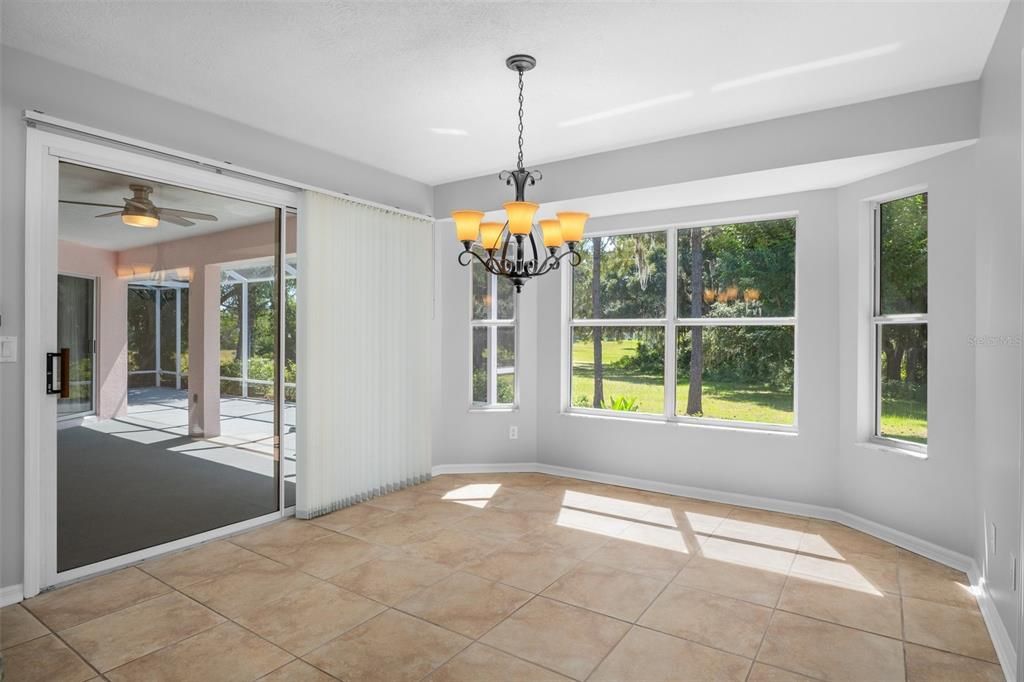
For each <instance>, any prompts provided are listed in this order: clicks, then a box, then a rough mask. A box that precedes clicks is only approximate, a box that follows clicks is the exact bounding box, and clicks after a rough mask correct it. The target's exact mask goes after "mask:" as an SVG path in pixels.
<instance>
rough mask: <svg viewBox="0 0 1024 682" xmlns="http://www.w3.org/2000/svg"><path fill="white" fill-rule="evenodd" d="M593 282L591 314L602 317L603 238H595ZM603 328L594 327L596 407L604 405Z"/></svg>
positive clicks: (595, 317)
mask: <svg viewBox="0 0 1024 682" xmlns="http://www.w3.org/2000/svg"><path fill="white" fill-rule="evenodd" d="M593 275H594V276H593V280H592V283H591V303H592V304H593V310H592V312H591V314H592V315H593V316H594V319H597V318H599V317H601V238H600V237H594V262H593ZM601 332H602V328H601V327H594V407H596V408H600V407H602V406H603V405H604V367H603V366H602V365H603V362H602V359H601Z"/></svg>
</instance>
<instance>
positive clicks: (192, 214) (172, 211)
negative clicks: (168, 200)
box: [156, 206, 217, 221]
mask: <svg viewBox="0 0 1024 682" xmlns="http://www.w3.org/2000/svg"><path fill="white" fill-rule="evenodd" d="M156 211H157V213H159V214H160V215H176V216H179V217H181V218H191V219H192V220H213V221H216V220H217V216H215V215H212V214H210V213H197V212H196V211H186V210H184V209H181V208H163V207H161V206H157V207H156Z"/></svg>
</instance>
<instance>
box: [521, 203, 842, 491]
mask: <svg viewBox="0 0 1024 682" xmlns="http://www.w3.org/2000/svg"><path fill="white" fill-rule="evenodd" d="M788 211H796V212H798V214H799V215H798V218H797V332H796V333H797V339H796V343H797V350H796V352H797V358H798V360H797V362H798V366H797V370H796V371H797V375H798V376H797V394H798V395H797V401H798V407H797V410H798V420H799V433H797V434H792V433H769V432H767V431H756V430H748V429H730V428H720V427H710V426H693V425H681V424H676V423H657V422H655V423H650V422H641V421H631V420H621V419H603V418H593V417H585V416H579V415H567V414H563V413H562V411H561V405H560V393H559V386H560V378H561V370H560V367H561V359H562V358H561V351H560V344H561V338H560V328H561V322H560V320H561V317H560V316H561V306H560V294H559V287H558V284H559V283H558V281H556V280H553V279H548V280H547V281H543V282H541V283H540V286H539V287H538V290H539V296H540V301H539V304H538V316H539V320H538V328H539V329H540V330H542V331H541V336H540V337H539V339H538V342H537V345H538V357H539V359H540V364H539V365H538V367H537V373H538V377H539V378H538V393H539V397H538V403H537V409H538V417H537V421H538V430H539V433H540V442H539V451H538V458H539V460H540V461H541V462H544V463H547V464H554V465H558V466H565V467H571V468H577V469H583V470H590V471H599V472H603V473H610V474H616V475H620V476H627V477H633V478H641V479H648V480H654V481H660V482H666V483H674V484H678V485H688V486H697V487H702V488H710V489H713V490H722V491H728V492H736V493H744V494H748V495H755V496H761V497H773V498H779V499H784V500H793V501H798V502H806V503H810V504H825V505H831V504H833V503H834V500H835V497H836V483H835V476H834V460H833V457H832V455H831V453H832V452H833V451H834V450H835V432H836V416H837V410H836V405H835V402H836V391H835V383H836V382H835V373H836V365H837V362H838V360H837V356H836V346H837V343H836V342H837V338H836V333H837V332H836V323H835V320H836V310H835V299H836V288H835V287H836V279H835V276H834V273H835V270H836V254H837V250H836V230H835V223H836V221H835V192H834V191H831V190H826V191H819V192H808V193H802V194H795V195H786V196H778V197H768V198H764V199H756V200H749V201H739V202H730V203H724V204H714V205H708V206H698V207H692V208H685V209H677V210H674V211H657V212H653V213H647V214H640V215H636V214H634V215H629V216H620V217H617V218H613V217H608V218H602V219H600V220H598V221H595V222H594V225H592V226H591V228H590V229H589V232H590V233H591V234H598V233H600V232H603V231H609V230H615V229H622V227H624V226H628V227H639V226H641V225H646V226H659V225H670V224H685V223H691V224H692V223H695V222H701V221H708V222H712V221H718V220H722V219H730V218H733V217H738V216H756V215H759V214H760V215H765V214H772V213H781V212H788Z"/></svg>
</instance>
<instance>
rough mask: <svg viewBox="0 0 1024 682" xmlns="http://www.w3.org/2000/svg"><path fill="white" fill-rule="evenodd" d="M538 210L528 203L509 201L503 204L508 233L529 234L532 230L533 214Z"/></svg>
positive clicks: (535, 206) (536, 206)
mask: <svg viewBox="0 0 1024 682" xmlns="http://www.w3.org/2000/svg"><path fill="white" fill-rule="evenodd" d="M538 208H540V206H539V205H537V204H534V203H532V202H529V201H510V202H508V203H507V204H505V213H507V214H508V231H509V232H511V233H512V234H530V230H532V229H533V214H534V213H536V212H537V209H538Z"/></svg>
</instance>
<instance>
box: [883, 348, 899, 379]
mask: <svg viewBox="0 0 1024 682" xmlns="http://www.w3.org/2000/svg"><path fill="white" fill-rule="evenodd" d="M902 364H903V349H902V348H900V347H899V345H898V344H896V343H895V342H893V343H891V344H889V347H888V348H887V349H886V351H885V378H886V379H888V380H890V381H899V380H900V366H901V365H902Z"/></svg>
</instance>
